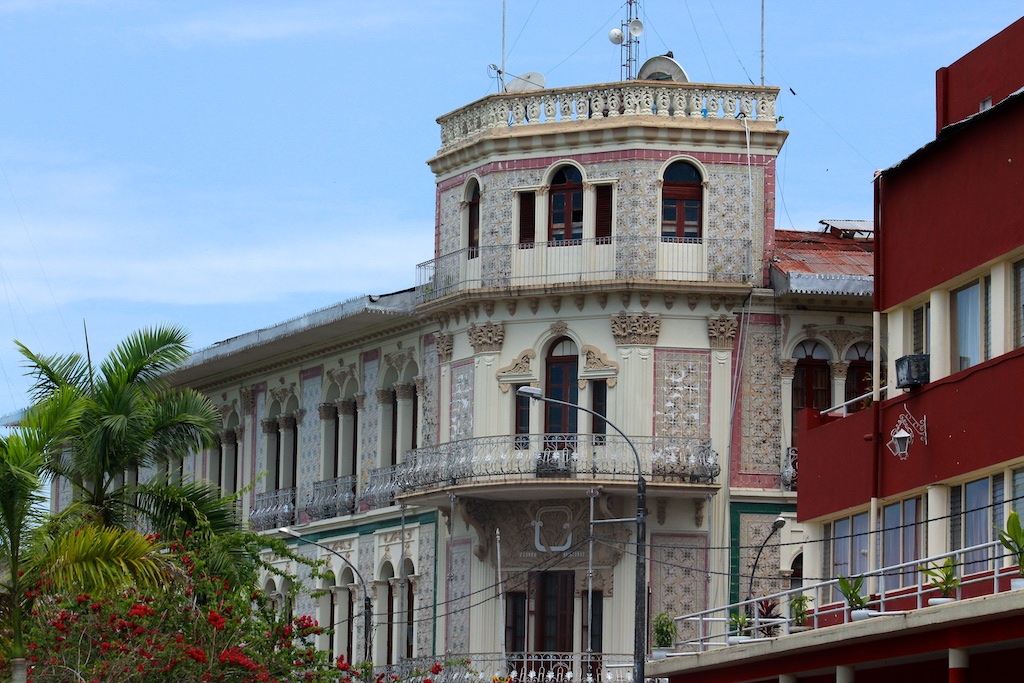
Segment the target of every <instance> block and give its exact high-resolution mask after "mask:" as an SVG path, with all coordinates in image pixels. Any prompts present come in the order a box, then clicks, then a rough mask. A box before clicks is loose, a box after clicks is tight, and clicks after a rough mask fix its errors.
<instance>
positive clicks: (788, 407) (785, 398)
mask: <svg viewBox="0 0 1024 683" xmlns="http://www.w3.org/2000/svg"><path fill="white" fill-rule="evenodd" d="M779 370H780V374H781V379H782V387H781V388H782V391H781V396H780V399H781V402H782V405H781V406H780V407H781V409H782V410H781V413H782V429H781V430H780V431H781V432H782V452H783V453H785V452H786V450H787V449H788V448H789V447H790V446H792V445H793V376H794V375H795V374H796V358H783V359H782V360H780V361H779Z"/></svg>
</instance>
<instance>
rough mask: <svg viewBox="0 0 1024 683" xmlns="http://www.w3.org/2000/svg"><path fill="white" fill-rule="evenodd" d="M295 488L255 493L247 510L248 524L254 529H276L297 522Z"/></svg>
mask: <svg viewBox="0 0 1024 683" xmlns="http://www.w3.org/2000/svg"><path fill="white" fill-rule="evenodd" d="M295 513H296V509H295V489H294V488H287V489H278V490H277V491H267V492H265V493H257V494H256V497H255V499H254V501H253V504H252V510H250V511H249V526H251V527H252V528H253V529H254V530H256V531H265V530H267V529H276V528H278V527H282V526H287V525H289V524H294V523H295V522H297V521H298V520H297V517H296V514H295Z"/></svg>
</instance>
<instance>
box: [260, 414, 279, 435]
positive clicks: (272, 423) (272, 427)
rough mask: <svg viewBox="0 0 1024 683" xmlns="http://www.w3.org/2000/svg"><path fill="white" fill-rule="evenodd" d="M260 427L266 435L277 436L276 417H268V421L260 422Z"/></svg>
mask: <svg viewBox="0 0 1024 683" xmlns="http://www.w3.org/2000/svg"><path fill="white" fill-rule="evenodd" d="M260 426H261V427H262V428H263V433H264V434H277V418H276V417H268V418H267V419H266V420H260Z"/></svg>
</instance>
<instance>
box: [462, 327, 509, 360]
mask: <svg viewBox="0 0 1024 683" xmlns="http://www.w3.org/2000/svg"><path fill="white" fill-rule="evenodd" d="M467 333H468V334H469V343H470V345H471V346H472V347H473V353H486V352H495V351H501V346H502V344H504V343H505V325H504V324H503V323H497V324H495V323H492V322H490V321H488V322H486V323H484V324H483V325H479V326H478V325H477V324H476V323H473V324H471V325H470V326H469V329H468V330H467Z"/></svg>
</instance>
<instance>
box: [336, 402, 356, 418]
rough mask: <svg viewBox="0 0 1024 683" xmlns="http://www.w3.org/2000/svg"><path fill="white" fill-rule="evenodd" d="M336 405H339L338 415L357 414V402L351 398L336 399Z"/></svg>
mask: <svg viewBox="0 0 1024 683" xmlns="http://www.w3.org/2000/svg"><path fill="white" fill-rule="evenodd" d="M334 405H336V406H337V407H338V415H355V414H356V402H355V400H353V399H351V398H348V399H342V400H340V401H336V402H335V404H334Z"/></svg>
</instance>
